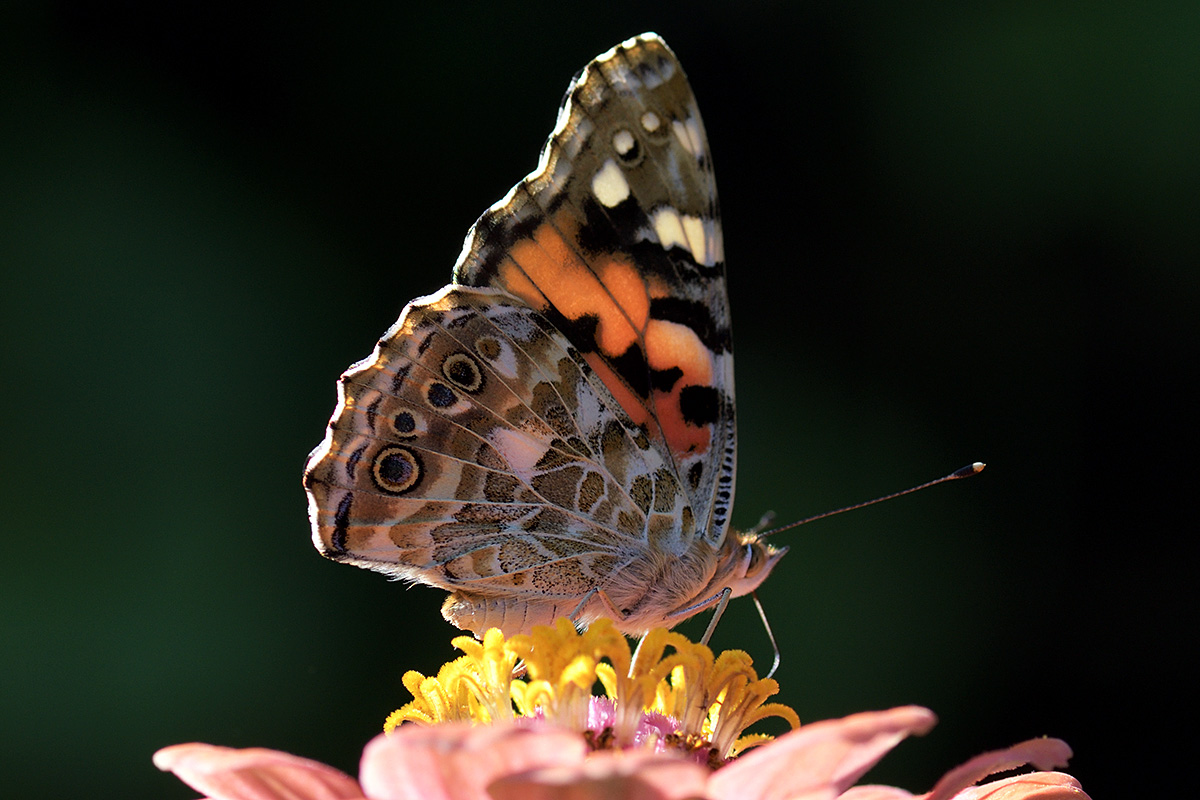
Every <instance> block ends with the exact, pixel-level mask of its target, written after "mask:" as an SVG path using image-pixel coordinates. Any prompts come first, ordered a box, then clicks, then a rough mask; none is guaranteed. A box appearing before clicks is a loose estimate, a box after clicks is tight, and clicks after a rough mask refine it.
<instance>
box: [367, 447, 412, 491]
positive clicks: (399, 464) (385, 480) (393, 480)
mask: <svg viewBox="0 0 1200 800" xmlns="http://www.w3.org/2000/svg"><path fill="white" fill-rule="evenodd" d="M371 477H372V478H374V479H375V485H376V486H378V487H379V488H380V489H381V490H382V491H384V492H387V493H388V494H404V493H405V492H407V491H410V490H411V489H412V488H413V487H415V486H416V485H417V484H418V483H419V482H420V481H421V462H420V461H419V460H418V459H417V456H416V454H415V453H413V452H412V451H411V450H409V449H408V448H406V447H387V448H384V449H383V450H380V451H379V454H378V455H376V456H375V463H374V464H373V465H372V468H371Z"/></svg>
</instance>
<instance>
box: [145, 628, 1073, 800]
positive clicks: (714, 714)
mask: <svg viewBox="0 0 1200 800" xmlns="http://www.w3.org/2000/svg"><path fill="white" fill-rule="evenodd" d="M454 643H455V645H456V646H457V647H458V648H459V649H460V650H462V651H463V652H464V655H463V656H462V657H460V658H458V659H455V660H454V661H452V662H450V663H448V664H446V665H444V666H443V667H442V668H441V670H440V671H439V672H438V675H437V676H436V677H425V676H423V675H420V674H418V673H415V672H409V673H408V674H406V675H405V676H404V684H405V686H406V687H407V688H408V689H409V690H410V691H411V692H412V693H413V695H414V700H413V701H412V702H411V703H409V704H407V705H406V706H404V707H403V708H401V709H399V710H397V711H396V712H394V713H393V714H392V715H391V716H390V717H389V718H388V720H387V722H386V724H385V731H386V733H384V734H383V735H381V736H378V737H376V738H375V739H374V740H372V741H371V742H370V743H369V744H368V745H367V747H366V750H365V751H364V753H363V757H362V763H361V765H360V770H359V780H357V781H356V780H354V779H353V778H351V777H350V776H348V775H346V774H344V773H342V772H339V771H338V770H335V769H333V768H332V767H329V766H326V765H324V764H320V763H318V762H314V761H309V760H307V759H303V758H298V757H296V756H292V755H288V754H287V753H281V752H278V751H273V750H264V749H248V750H233V749H229V748H223V747H215V746H213V745H206V744H183V745H176V746H174V747H168V748H166V749H164V750H160V751H159V752H158V753H156V754H155V756H154V763H155V764H156V765H157V766H158V767H159V768H160V769H163V770H168V771H171V772H174V773H175V774H176V775H178V776H179V777H180V778H181V779H182V780H184V781H185V782H186V783H188V784H190V785H191V786H192V787H194V788H195V789H197V790H199V791H201V792H203V793H205V794H206V795H208V796H209V797H210V798H213V799H214V800H285V799H286V800H342V799H346V800H349V799H351V798H364V799H365V798H370V800H410V798H411V799H412V800H417V798H420V799H421V800H484V799H485V798H490V799H491V800H517V798H522V799H528V800H549V799H550V798H570V799H571V800H588V799H589V798H635V799H636V800H683V799H684V798H711V800H734V798H737V800H775V799H778V800H799V799H800V798H806V799H807V798H811V799H812V800H816V798H829V799H830V800H832V798H845V800H899V799H900V798H911V797H913V795H911V794H909V793H908V792H905V791H903V790H901V789H896V788H893V787H888V786H858V787H854V788H851V787H852V785H853V784H854V782H855V781H857V780H858V779H859V778H860V777H861V776H862V775H863V774H864V773H865V772H866V771H867V770H868V769H870V768H871V766H873V765H874V764H875V763H876V762H877V761H878V760H879V759H880V758H882V757H883V755H884V754H886V753H887V752H888V751H889V750H890V749H891V748H892V747H894V746H895V745H896V744H897V743H899V742H900V741H901V740H902V739H903V738H904V737H906V736H908V735H909V734H922V733H925V732H926V731H927V730H929V728H930V727H932V726H933V724H934V716H933V713H932V712H930V711H928V710H927V709H924V708H919V707H916V706H905V707H901V708H894V709H891V710H889V711H879V712H869V713H863V714H854V715H851V716H849V717H844V718H842V719H836V720H827V721H824V722H816V723H811V724H807V725H803V726H801V725H800V724H799V720H798V718H797V717H796V714H795V712H794V711H792V710H791V709H790V708H788V707H787V706H784V705H781V704H778V703H767V702H766V699H767V698H769V697H770V696H772V695H774V694H775V693H776V691H777V690H778V685H777V684H776V682H775V681H773V680H770V679H760V678H759V677H758V676H757V675H756V674H755V672H754V669H753V667H752V666H751V663H750V659H749V657H748V656H747V655H746V654H745V653H741V652H738V651H727V652H724V653H721V654H720V655H719V656H717V657H714V656H713V654H712V651H711V650H709V649H708V648H707V647H705V646H703V645H699V644H694V643H692V642H690V641H688V640H687V639H686V638H685V637H683V636H682V635H680V634H677V633H672V632H669V631H666V630H656V631H652V632H651V633H650V634H649V635H648V636H647V637H646V638H645V639H644V640H643V642H642V644H641V645H640V646H639V648H638V651H637V653H636V654H631V653H630V650H629V644H628V642H627V640H626V639H625V637H624V636H622V635H621V634H620V633H618V632H617V631H616V630H615V629H613V627H612V625H611V624H610V623H608V621H607V620H600V621H599V622H597V623H596V624H594V625H592V626H591V628H590V629H589V630H588V631H586V632H584V633H578V632H576V630H575V628H574V626H573V625H571V623H570V622H569V621H567V620H559V623H558V625H557V626H556V627H554V628H537V629H535V630H534V632H533V634H532V635H531V636H514V637H512V638H511V639H508V640H507V641H506V640H505V639H504V637H503V635H501V634H500V632H499V631H495V630H492V631H488V633H487V634H486V635H485V636H484V639H483V641H482V642H478V641H476V640H474V639H471V638H470V637H465V636H464V637H459V638H458V639H455V641H454ZM668 648H669V649H670V651H669V652H668ZM519 663H523V664H524V668H525V670H526V673H525V674H526V676H527V678H518V677H514V671H519V670H517V667H518V664H519ZM596 685H599V686H600V687H601V688H602V689H603V692H604V694H603V695H602V696H593V694H592V690H593V687H594V686H596ZM767 717H780V718H782V719H784V720H786V721H787V722H788V723H790V724H791V726H792V728H793V730H792V731H791V732H790V733H786V734H784V735H782V736H780V737H779V738H778V739H772V738H771V737H769V736H765V735H763V734H746V733H745V730H746V728H748V727H749V726H751V725H753V724H754V723H756V722H758V721H759V720H762V719H765V718H767ZM751 748H755V749H753V750H752V751H751V752H746V751H748V750H750V749H751ZM1070 755H1071V751H1070V749H1069V748H1068V747H1067V745H1066V744H1065V743H1063V742H1061V741H1059V740H1057V739H1033V740H1030V741H1027V742H1022V743H1021V744H1018V745H1015V746H1013V747H1010V748H1007V749H1005V750H998V751H995V752H991V753H985V754H983V755H981V756H977V757H976V758H973V759H971V760H970V761H968V762H967V763H966V764H963V765H962V766H961V767H958V768H957V769H954V770H952V771H950V772H949V773H947V775H946V776H945V777H944V778H942V780H941V781H939V782H938V784H937V785H936V786H935V787H934V788H933V790H932V791H931V792H930V793H929V794H927V795H922V797H923V798H927V800H951V799H952V798H953V799H954V800H976V799H978V800H983V798H987V800H1016V799H1017V798H1038V800H1060V799H1065V798H1073V799H1074V800H1087V795H1086V794H1085V793H1084V792H1083V790H1082V789H1081V788H1080V786H1079V784H1078V783H1077V782H1076V781H1075V779H1074V778H1072V777H1071V776H1069V775H1065V774H1062V773H1058V772H1034V773H1031V774H1026V775H1020V776H1017V777H1014V778H1008V779H1006V780H1000V781H993V782H991V783H988V784H985V785H983V786H976V785H975V784H976V783H977V782H978V781H979V780H981V779H983V778H986V777H987V776H989V775H991V774H994V773H996V772H999V771H1003V770H1011V769H1014V768H1017V767H1021V766H1024V765H1026V764H1033V765H1034V766H1035V767H1037V768H1038V769H1039V770H1048V769H1052V768H1055V767H1060V766H1065V764H1066V761H1067V759H1068V758H1069V757H1070Z"/></svg>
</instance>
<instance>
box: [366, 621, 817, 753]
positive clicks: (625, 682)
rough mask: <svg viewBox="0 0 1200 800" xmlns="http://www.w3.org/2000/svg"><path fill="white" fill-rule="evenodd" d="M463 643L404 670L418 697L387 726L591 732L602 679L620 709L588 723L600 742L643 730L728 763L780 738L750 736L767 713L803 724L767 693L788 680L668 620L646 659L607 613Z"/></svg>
mask: <svg viewBox="0 0 1200 800" xmlns="http://www.w3.org/2000/svg"><path fill="white" fill-rule="evenodd" d="M453 643H454V646H455V647H457V648H458V649H459V650H461V651H462V652H463V655H462V656H460V657H459V658H456V659H455V660H453V661H451V662H449V663H447V664H445V665H443V666H442V668H441V669H440V670H438V674H437V676H436V677H425V676H423V675H421V674H420V673H417V672H408V673H406V674H405V675H404V686H405V687H406V688H407V689H408V690H409V691H410V692H412V694H413V701H412V702H410V703H408V704H407V705H405V706H403V707H402V708H400V709H398V710H396V711H394V712H393V713H392V714H391V715H390V716H388V718H387V721H386V722H385V723H384V730H385V731H387V732H391V731H392V730H393V729H395V728H396V726H398V725H400V724H401V723H403V722H415V723H418V724H422V725H435V724H438V723H441V722H452V721H470V722H473V723H476V724H498V723H502V722H511V721H513V720H514V719H519V718H530V717H534V718H541V719H545V720H547V721H550V722H553V723H554V724H556V725H559V726H562V727H566V728H568V729H572V730H578V731H581V732H582V731H586V730H587V724H588V711H589V706H590V704H591V702H592V700H593V692H594V691H595V690H596V689H597V688H599V689H601V690H602V691H603V695H602V696H604V697H607V698H608V700H609V701H611V706H612V709H613V714H614V717H613V724H612V726H611V728H610V729H606V730H603V731H587V732H588V734H589V737H590V741H591V742H592V743H593V745H594V746H605V747H615V748H627V747H632V746H634V745H635V742H636V741H637V739H638V737H639V735H640V736H641V738H642V739H643V740H646V741H647V742H648V743H650V744H654V745H655V746H663V745H664V744H665V745H666V746H674V747H676V748H679V749H684V750H686V751H689V752H693V753H695V752H699V753H700V754H701V755H702V756H704V757H705V758H706V759H707V760H708V761H710V762H715V763H720V762H722V761H723V760H724V759H726V758H729V757H732V756H736V755H737V754H738V753H740V752H742V751H743V750H745V749H747V748H749V747H753V746H755V745H758V744H762V743H763V742H765V741H769V740H770V739H771V737H770V736H767V735H765V734H748V735H745V736H740V734H741V733H742V732H743V731H744V730H745V729H746V728H747V727H749V726H750V725H752V724H754V723H755V722H758V721H759V720H762V719H765V718H767V717H781V718H782V719H784V720H786V721H787V722H788V723H789V724H790V725H791V726H792V727H793V728H795V727H797V726H799V724H800V720H799V718H798V717H797V716H796V712H795V711H793V710H792V709H790V708H788V707H787V706H785V705H782V704H779V703H766V702H765V700H766V699H767V698H768V697H770V696H772V695H774V694H775V693H776V692H778V691H779V685H778V684H777V683H776V682H775V681H773V680H771V679H769V678H761V679H760V678H759V677H758V675H757V674H756V673H755V672H754V668H753V665H752V662H751V660H750V657H749V656H748V655H747V654H746V653H743V652H741V651H738V650H729V651H725V652H723V653H721V654H720V655H719V656H717V657H714V656H713V653H712V650H710V649H709V648H708V647H706V646H704V645H701V644H696V643H694V642H691V641H689V640H688V639H687V638H686V637H684V636H683V635H682V634H678V633H674V632H671V631H668V630H665V629H656V630H653V631H650V632H649V633H648V634H647V635H646V636H645V638H644V639H643V640H642V643H641V645H640V647H639V649H638V653H637V658H636V662H635V660H634V656H633V654H632V653H631V652H630V650H629V642H628V640H627V639H626V638H625V637H624V636H623V635H622V634H621V633H620V632H618V631H617V630H616V628H615V627H613V625H612V622H611V621H609V620H606V619H601V620H598V621H597V622H595V623H593V624H592V625H591V627H590V628H589V629H588V630H587V631H584V632H583V633H580V632H579V631H577V630H576V629H575V626H574V625H573V624H572V623H571V621H570V620H567V619H559V620H557V621H556V623H555V625H554V627H543V626H539V627H536V628H534V629H533V632H532V633H531V634H529V635H517V636H513V637H511V638H509V639H508V640H507V641H506V640H505V639H504V636H503V634H501V633H500V631H498V630H495V629H493V630H489V631H488V632H487V633H486V634H484V637H483V641H482V642H479V641H476V640H474V639H472V638H470V637H468V636H460V637H458V638H456V639H454V640H453ZM518 661H523V662H524V664H525V666H526V670H527V678H526V679H521V678H514V677H513V668H514V667H515V666H516V664H517V662H518ZM650 713H656V714H661V715H663V716H665V717H669V718H670V720H671V723H672V724H673V726H674V733H671V734H669V735H668V736H667V740H668V741H666V742H665V743H664V742H662V741H658V740H659V739H660V738H661V737H658V736H655V735H648V734H647V719H648V718H647V714H650ZM656 719H657V718H656ZM658 730H659V729H658V728H653V730H652V731H651V734H654V733H656V732H658ZM739 736H740V738H739ZM656 742H657V744H655V743H656ZM705 754H707V755H705Z"/></svg>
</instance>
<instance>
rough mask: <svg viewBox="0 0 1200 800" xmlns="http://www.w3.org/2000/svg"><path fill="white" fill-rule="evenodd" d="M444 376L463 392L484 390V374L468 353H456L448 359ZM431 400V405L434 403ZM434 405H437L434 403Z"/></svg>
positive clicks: (443, 366)
mask: <svg viewBox="0 0 1200 800" xmlns="http://www.w3.org/2000/svg"><path fill="white" fill-rule="evenodd" d="M442 374H443V375H445V376H446V378H447V380H449V381H450V382H451V383H453V384H454V385H455V386H457V387H458V388H460V389H462V390H463V391H466V392H471V393H474V392H478V391H479V390H480V389H482V388H483V373H482V372H480V370H479V365H478V364H476V363H475V359H473V358H471V357H470V356H469V355H467V354H466V353H454V354H453V355H451V356H449V357H447V358H446V360H445V361H443V362H442ZM435 385H436V384H435ZM431 395H432V388H431ZM429 400H430V402H431V403H432V402H434V401H433V397H432V396H431V397H430V399H429ZM434 405H437V404H436V403H434Z"/></svg>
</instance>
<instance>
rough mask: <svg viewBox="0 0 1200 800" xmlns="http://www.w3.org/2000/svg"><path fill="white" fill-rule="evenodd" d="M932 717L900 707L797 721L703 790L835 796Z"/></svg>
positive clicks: (722, 798) (736, 798)
mask: <svg viewBox="0 0 1200 800" xmlns="http://www.w3.org/2000/svg"><path fill="white" fill-rule="evenodd" d="M935 721H936V718H935V717H934V715H933V712H932V711H930V710H929V709H926V708H921V707H919V706H902V707H900V708H893V709H891V710H890V711H874V712H867V713H864V714H853V715H851V716H849V717H843V718H842V719H832V720H824V721H822V722H814V723H812V724H810V725H801V726H800V727H799V728H797V729H796V730H794V731H792V732H791V733H786V734H784V735H783V736H781V737H779V738H778V739H776V740H775V741H774V742H771V743H770V744H766V745H763V746H762V747H758V748H755V749H754V750H752V751H750V752H749V753H748V754H746V755H744V756H742V757H741V758H739V759H738V760H737V761H734V762H733V763H732V764H730V765H728V766H726V767H723V768H721V769H719V770H717V772H716V773H714V774H713V776H712V778H710V779H709V782H708V793H709V796H710V797H713V798H716V799H717V800H740V798H754V800H776V798H778V799H779V800H783V798H789V800H790V799H791V798H799V797H805V796H812V797H837V796H838V795H839V794H841V793H842V792H844V791H845V790H846V789H847V788H848V787H849V786H850V784H852V783H854V782H855V781H856V780H858V779H859V778H860V777H862V774H863V773H864V772H866V771H867V770H868V769H870V768H871V767H872V766H873V765H874V764H875V762H876V761H878V760H879V759H880V758H882V757H883V755H884V754H885V753H887V751H888V750H891V749H892V748H893V747H895V746H896V744H897V743H898V742H899V741H900V740H901V739H903V738H904V737H906V736H908V735H909V734H912V733H915V734H923V733H925V732H926V731H928V730H929V729H930V728H931V727H933V724H934V722H935Z"/></svg>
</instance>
